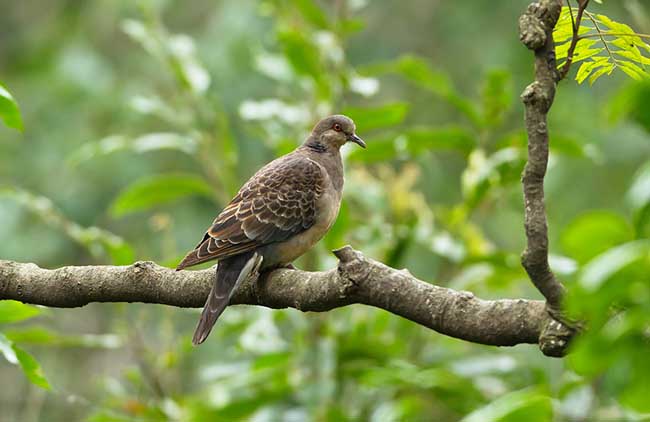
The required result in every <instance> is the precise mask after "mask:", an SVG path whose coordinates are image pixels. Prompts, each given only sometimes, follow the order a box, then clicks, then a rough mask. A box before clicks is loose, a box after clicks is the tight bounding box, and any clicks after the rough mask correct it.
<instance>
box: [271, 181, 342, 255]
mask: <svg viewBox="0 0 650 422" xmlns="http://www.w3.org/2000/svg"><path fill="white" fill-rule="evenodd" d="M340 207H341V195H340V193H339V192H337V191H335V190H334V189H325V192H324V193H323V195H321V197H320V198H318V201H317V202H316V215H315V221H314V225H312V226H311V227H310V228H308V229H307V230H305V231H304V232H302V233H299V234H297V235H295V236H292V237H290V238H289V239H287V240H285V241H283V242H278V243H273V244H270V245H267V246H265V247H264V250H263V251H262V255H263V256H264V261H263V264H262V267H263V268H270V267H277V266H282V265H286V264H289V263H291V262H293V261H294V260H295V259H297V258H298V257H300V256H301V255H303V254H304V253H305V252H307V251H308V250H309V249H311V248H312V246H314V245H315V244H316V243H317V242H318V241H319V240H320V239H322V238H323V236H325V234H326V233H327V231H328V230H329V229H330V228H331V227H332V225H333V224H334V222H335V221H336V217H337V215H338V213H339V208H340Z"/></svg>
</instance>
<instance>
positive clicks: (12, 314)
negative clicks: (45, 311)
mask: <svg viewBox="0 0 650 422" xmlns="http://www.w3.org/2000/svg"><path fill="white" fill-rule="evenodd" d="M40 313H41V312H40V311H39V309H38V308H37V307H35V306H32V305H26V304H24V303H21V302H18V301H15V300H0V324H3V323H8V322H18V321H23V320H25V319H29V318H32V317H35V316H36V315H38V314H40Z"/></svg>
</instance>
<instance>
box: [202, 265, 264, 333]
mask: <svg viewBox="0 0 650 422" xmlns="http://www.w3.org/2000/svg"><path fill="white" fill-rule="evenodd" d="M261 264H262V256H260V255H258V254H257V253H253V252H249V253H245V254H241V255H236V256H233V257H231V258H226V259H223V260H221V261H219V265H218V266H217V276H216V278H215V281H214V284H213V285H212V290H210V295H209V296H208V299H207V301H206V302H205V306H204V307H203V312H202V313H201V319H199V324H198V325H197V327H196V330H195V331H194V337H193V338H192V344H193V345H195V346H198V345H199V344H201V343H203V342H204V341H205V339H206V338H208V335H209V334H210V330H212V327H213V326H214V324H215V323H216V322H217V319H218V318H219V316H220V315H221V314H222V313H223V311H224V309H226V306H228V303H229V302H230V297H231V296H232V294H233V292H234V291H235V289H236V288H237V286H239V284H241V282H242V281H244V280H246V279H247V278H249V277H251V276H253V275H255V274H257V273H258V271H259V267H260V265H261Z"/></svg>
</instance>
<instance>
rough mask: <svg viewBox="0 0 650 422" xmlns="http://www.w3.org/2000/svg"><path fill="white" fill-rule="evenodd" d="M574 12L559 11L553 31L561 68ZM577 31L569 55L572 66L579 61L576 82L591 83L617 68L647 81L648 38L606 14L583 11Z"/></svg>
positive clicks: (571, 33)
mask: <svg viewBox="0 0 650 422" xmlns="http://www.w3.org/2000/svg"><path fill="white" fill-rule="evenodd" d="M576 14H577V9H572V8H569V7H566V6H565V7H563V8H562V14H561V15H560V19H559V20H558V22H557V25H556V26H555V29H554V31H553V39H554V41H555V42H556V43H557V44H558V45H557V46H556V58H557V59H558V60H559V65H558V67H562V66H564V63H565V62H566V58H567V55H568V51H569V47H570V45H571V43H572V38H573V25H574V23H573V22H574V18H573V17H572V15H574V16H575V15H576ZM584 14H585V16H586V18H587V19H586V20H585V19H583V20H582V22H581V23H580V28H579V29H578V35H579V40H578V42H577V44H576V48H575V50H574V52H573V63H578V62H582V63H581V64H580V67H579V68H578V72H577V74H576V81H578V83H582V82H584V81H585V80H587V79H588V80H589V84H590V85H591V84H593V83H594V82H595V81H596V80H597V79H598V78H600V77H601V76H603V75H610V74H611V73H612V72H613V71H614V70H616V69H619V70H620V71H622V72H624V73H625V74H626V75H628V76H629V77H631V78H632V79H635V80H641V79H644V78H650V72H649V71H648V70H647V68H646V66H647V65H650V42H648V39H650V36H647V35H640V34H637V33H636V32H634V30H633V29H632V28H630V26H628V25H626V24H624V23H619V22H616V21H614V20H612V19H610V18H609V17H607V16H606V15H603V14H594V13H591V12H589V11H587V10H585V12H584Z"/></svg>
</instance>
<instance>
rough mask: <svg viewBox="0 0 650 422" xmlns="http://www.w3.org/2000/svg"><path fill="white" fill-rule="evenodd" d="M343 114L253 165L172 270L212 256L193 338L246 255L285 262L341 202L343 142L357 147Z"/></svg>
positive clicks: (214, 313)
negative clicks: (213, 268)
mask: <svg viewBox="0 0 650 422" xmlns="http://www.w3.org/2000/svg"><path fill="white" fill-rule="evenodd" d="M354 131H355V127H354V123H353V122H352V120H350V119H349V118H348V117H345V116H341V115H335V116H330V117H327V118H325V119H323V120H321V121H320V122H319V123H318V124H317V125H316V126H315V127H314V129H313V130H312V133H311V135H310V136H309V137H308V138H307V140H306V141H305V142H304V144H303V145H302V146H300V147H299V148H297V149H296V150H295V151H293V152H291V153H289V154H287V155H285V156H283V157H280V158H278V159H276V160H274V161H272V162H271V163H269V164H267V165H266V166H264V167H263V168H262V169H260V170H259V171H258V172H257V173H255V175H253V177H251V178H250V180H249V181H248V182H246V184H244V186H242V188H241V189H240V190H239V192H238V193H237V195H236V196H235V197H234V198H233V200H232V201H231V202H230V203H229V204H228V206H226V208H225V209H224V210H223V211H222V212H221V213H220V214H219V216H218V217H217V218H216V219H215V220H214V222H213V223H212V226H210V227H209V228H208V230H207V232H206V233H205V235H204V236H203V239H202V240H201V241H200V242H199V244H198V245H197V246H196V248H194V249H193V250H192V251H190V252H189V253H188V254H187V255H186V256H185V258H184V259H183V260H182V261H181V263H180V264H179V265H178V267H177V269H178V270H181V269H183V268H186V267H189V266H192V265H196V264H200V263H202V262H207V261H210V260H213V259H217V260H219V265H218V267H217V276H216V279H215V285H214V287H213V289H212V291H211V292H210V295H209V296H208V300H207V302H206V305H205V308H204V310H203V313H202V315H201V319H200V321H199V325H198V327H197V330H196V332H195V334H194V338H193V340H192V341H193V343H194V344H200V343H202V342H203V341H204V340H205V338H206V337H207V336H208V334H209V333H210V329H211V327H212V325H214V323H215V322H216V320H217V318H218V317H219V315H221V313H222V312H223V310H224V309H225V307H226V306H227V305H228V301H229V298H230V296H231V295H232V292H233V290H234V289H235V288H236V286H237V283H238V281H241V279H242V277H244V276H246V274H243V273H244V272H246V271H251V270H252V268H253V266H252V261H253V260H254V258H256V257H261V258H262V263H261V269H263V270H265V269H271V268H275V267H278V266H283V265H287V264H289V263H291V262H292V261H293V260H294V259H296V258H297V257H299V256H300V255H302V254H304V253H305V252H306V251H307V250H309V249H310V248H311V247H312V246H313V245H314V244H315V243H316V242H318V240H320V239H321V238H322V237H323V236H324V235H325V233H326V232H327V231H328V230H329V228H330V227H331V226H332V224H333V223H334V221H335V219H336V216H337V214H338V210H339V207H340V203H341V191H342V188H343V164H342V161H341V155H340V152H339V149H340V147H341V146H342V145H343V144H345V143H346V142H349V141H351V142H355V143H357V144H359V145H361V146H364V147H365V144H364V143H363V141H362V140H361V139H360V138H359V137H358V136H356V134H355V133H354Z"/></svg>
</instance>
